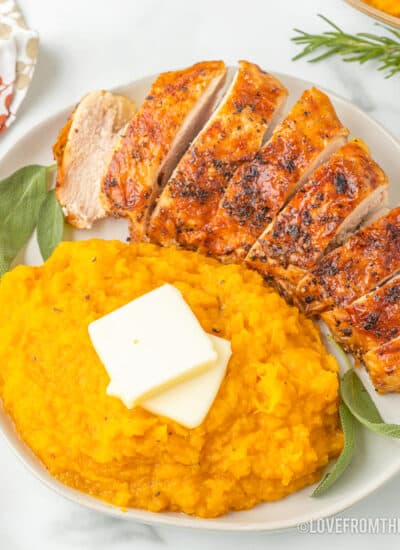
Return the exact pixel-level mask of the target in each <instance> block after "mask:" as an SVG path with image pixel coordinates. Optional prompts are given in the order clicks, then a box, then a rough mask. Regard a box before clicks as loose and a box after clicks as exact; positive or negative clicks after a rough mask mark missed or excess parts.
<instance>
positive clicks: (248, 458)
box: [0, 240, 343, 517]
mask: <svg viewBox="0 0 400 550" xmlns="http://www.w3.org/2000/svg"><path fill="white" fill-rule="evenodd" d="M166 282H168V283H171V284H173V285H176V287H177V288H179V289H180V290H181V292H182V293H183V295H184V297H185V299H186V300H187V302H188V303H189V305H190V306H191V307H192V309H193V311H194V312H195V314H196V315H197V317H198V319H199V320H200V322H201V324H202V326H203V328H204V329H205V330H206V331H208V332H214V333H216V334H219V335H220V336H222V337H224V338H228V339H229V340H231V342H232V349H233V355H232V358H231V361H230V364H229V367H228V372H227V376H226V378H225V379H224V381H223V383H222V386H221V388H220V391H219V393H218V396H217V398H216V400H215V402H214V404H213V406H212V408H211V410H210V412H209V414H208V416H207V418H206V420H205V421H204V422H203V424H202V425H201V426H199V427H198V428H196V429H193V430H189V429H186V428H183V427H182V426H180V425H178V424H176V423H174V422H172V421H170V420H168V419H167V418H161V417H157V416H154V415H152V414H150V413H148V412H146V411H144V410H143V409H141V408H135V409H132V410H128V409H126V408H125V407H124V405H123V404H122V403H121V402H120V401H119V400H118V399H115V398H113V397H109V396H108V395H106V387H107V384H108V376H107V373H106V371H105V369H104V367H103V366H102V364H101V362H100V361H99V359H98V357H97V355H96V353H95V351H94V349H93V347H92V345H91V342H90V340H89V337H88V331H87V327H88V324H89V323H90V322H91V321H93V320H94V319H96V318H98V317H100V316H102V315H104V314H106V313H108V312H110V311H111V310H113V309H115V308H117V307H119V306H121V305H122V304H125V303H126V302H128V301H130V300H132V299H134V298H136V297H138V296H140V295H141V294H143V293H145V292H148V291H150V290H152V289H154V288H156V287H157V286H159V285H161V284H163V283H166ZM156 344H157V343H156V342H155V345H156ZM135 368H138V369H140V365H135ZM0 395H1V398H2V400H3V403H4V407H5V410H6V411H7V413H8V414H9V415H10V416H11V417H12V419H13V420H14V422H15V425H16V427H17V430H18V432H19V434H20V435H21V437H22V438H23V439H24V440H25V442H26V443H27V444H28V445H29V447H31V449H32V450H33V451H34V453H35V454H36V455H37V456H38V457H39V459H40V460H41V461H42V462H43V463H44V464H45V466H46V467H47V468H48V470H49V471H50V472H51V473H52V474H53V475H54V476H55V477H56V478H58V479H59V480H61V481H62V482H64V483H66V484H68V485H70V486H71V487H74V488H76V489H79V490H81V491H85V492H87V493H90V494H91V495H94V496H95V497H98V498H100V499H104V500H106V501H109V502H111V503H114V504H115V505H117V506H121V507H130V506H131V507H140V508H146V509H148V510H152V511H162V510H174V511H183V512H186V513H188V514H195V515H198V516H203V517H215V516H218V515H220V514H224V513H225V512H227V511H228V510H242V509H246V508H250V507H252V506H254V505H255V504H257V503H258V502H260V501H272V500H276V499H279V498H281V497H284V496H285V495H287V494H289V493H291V492H293V491H296V490H298V489H300V488H301V487H303V486H305V485H308V484H310V483H313V482H315V481H317V480H318V479H319V477H320V475H321V469H322V468H323V467H324V466H325V465H326V464H327V462H328V460H329V459H330V458H331V457H334V456H337V455H338V453H339V452H340V450H341V449H342V445H343V436H342V433H341V430H340V427H339V422H338V379H337V365H336V362H335V360H334V358H333V357H331V356H329V355H328V354H327V352H326V351H325V349H324V347H323V345H322V343H321V340H320V336H319V333H318V330H317V329H316V328H315V327H314V326H313V324H312V322H311V321H309V320H307V319H305V317H303V316H302V315H301V314H300V313H299V312H298V310H297V309H296V308H294V307H289V306H288V305H287V304H286V303H285V302H284V300H283V299H282V298H280V297H279V296H278V294H277V293H276V292H275V291H273V290H272V289H269V288H268V287H266V286H265V285H264V284H263V281H262V279H261V277H260V276H259V275H258V274H257V273H255V272H253V271H250V270H248V269H246V268H244V267H241V266H238V265H221V264H219V263H218V262H216V261H215V260H212V259H208V258H205V257H203V256H200V255H198V254H197V253H194V252H185V251H178V250H175V249H173V248H168V249H163V248H158V247H156V246H153V245H150V244H135V245H133V244H132V245H126V244H123V243H120V242H107V241H101V240H92V241H82V242H76V243H62V244H61V245H60V246H59V247H58V248H57V250H56V252H55V253H54V254H53V256H52V257H51V258H50V260H49V261H47V262H46V263H45V264H44V265H43V266H42V267H27V266H20V267H17V268H16V269H14V270H13V271H12V272H11V273H8V274H6V275H5V276H4V277H3V279H2V280H1V283H0Z"/></svg>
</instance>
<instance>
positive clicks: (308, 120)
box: [206, 88, 348, 261]
mask: <svg viewBox="0 0 400 550" xmlns="http://www.w3.org/2000/svg"><path fill="white" fill-rule="evenodd" d="M347 134H348V130H347V129H346V128H344V127H343V126H342V124H341V122H340V120H339V119H338V117H337V115H336V112H335V109H334V107H333V105H332V103H331V101H330V99H329V98H328V96H327V95H325V94H324V93H323V92H321V91H320V90H317V89H316V88H311V89H310V90H306V91H304V92H303V94H302V95H301V97H300V99H299V100H298V101H297V102H296V103H295V105H294V107H293V108H292V110H291V111H290V113H289V114H288V115H287V116H286V117H285V118H284V120H283V121H282V122H281V123H280V124H279V126H278V127H277V128H276V129H275V131H274V134H273V136H272V138H271V140H270V141H269V142H268V143H267V144H266V145H265V146H264V147H263V148H262V149H261V150H260V151H259V152H258V153H257V155H256V157H255V158H254V160H252V161H251V162H247V163H245V164H244V165H243V166H241V167H240V168H239V169H238V170H237V171H236V173H235V174H234V176H233V178H232V179H231V181H230V182H229V185H228V187H227V189H226V191H225V194H224V195H223V197H222V199H221V202H220V204H219V208H218V212H217V213H216V215H215V217H214V218H213V219H212V220H211V222H210V225H209V228H208V232H209V236H208V237H207V241H206V249H207V252H208V253H209V254H211V255H212V256H216V257H220V258H222V259H223V260H224V261H227V260H229V261H241V260H243V259H244V257H245V256H246V254H247V253H248V251H249V250H250V248H251V246H252V245H253V244H254V241H255V240H256V239H257V237H259V235H260V234H261V233H262V231H263V230H264V229H265V228H266V227H267V225H268V224H269V223H270V222H271V221H272V220H273V218H274V217H275V216H276V214H277V213H278V212H279V210H280V209H281V208H282V206H283V205H284V203H285V201H286V200H287V199H288V198H289V197H290V196H291V195H292V193H293V192H294V190H295V189H296V187H297V185H298V184H300V183H301V181H302V180H303V179H304V178H305V177H306V176H307V173H308V172H309V171H310V170H311V169H312V168H315V167H316V166H315V164H316V163H317V162H318V159H321V161H322V160H324V158H323V157H324V151H325V150H326V149H330V152H333V151H332V149H333V142H336V143H337V146H336V148H338V147H339V146H341V145H343V144H344V142H345V139H346V137H347ZM328 154H329V153H328Z"/></svg>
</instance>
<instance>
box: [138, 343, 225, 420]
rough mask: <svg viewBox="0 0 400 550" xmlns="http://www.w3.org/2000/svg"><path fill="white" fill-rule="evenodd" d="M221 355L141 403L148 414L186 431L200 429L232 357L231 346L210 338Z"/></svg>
mask: <svg viewBox="0 0 400 550" xmlns="http://www.w3.org/2000/svg"><path fill="white" fill-rule="evenodd" d="M209 338H210V339H211V341H212V343H213V345H214V348H215V350H216V352H217V354H218V359H217V360H216V363H215V366H214V367H213V368H212V369H210V370H208V371H206V372H203V373H202V374H198V375H197V376H195V377H193V378H191V379H190V380H186V381H185V382H181V383H180V384H177V385H176V386H174V387H173V388H170V389H168V390H165V391H163V392H162V393H158V394H157V395H155V396H154V397H150V398H149V399H146V400H145V401H143V403H141V406H142V407H143V408H144V409H147V410H148V411H150V412H152V413H154V414H158V415H161V416H166V417H167V418H171V419H172V420H175V421H176V422H178V423H179V424H182V425H183V426H186V427H187V428H195V427H196V426H199V425H200V424H201V423H202V422H203V420H204V419H205V417H206V416H207V413H208V411H209V409H210V407H211V405H212V404H213V402H214V399H215V397H216V395H217V393H218V390H219V387H220V385H221V382H222V380H223V378H224V376H225V373H226V368H227V366H228V363H229V359H230V357H231V355H232V350H231V343H230V342H229V341H228V340H224V339H223V338H219V337H218V336H214V335H211V334H210V335H209Z"/></svg>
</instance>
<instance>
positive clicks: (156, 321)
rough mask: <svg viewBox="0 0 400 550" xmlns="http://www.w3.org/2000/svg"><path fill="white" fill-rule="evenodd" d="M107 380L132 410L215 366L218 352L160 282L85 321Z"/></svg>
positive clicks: (180, 300)
mask: <svg viewBox="0 0 400 550" xmlns="http://www.w3.org/2000/svg"><path fill="white" fill-rule="evenodd" d="M89 335H90V338H91V340H92V343H93V345H94V348H95V349H96V351H97V353H98V355H99V357H100V359H101V361H102V362H103V364H104V367H105V368H106V370H107V372H108V374H109V376H110V379H111V382H110V386H109V388H108V390H107V393H109V394H110V393H111V392H113V387H114V388H118V394H116V393H114V395H116V396H118V397H119V398H120V399H121V400H122V401H123V402H124V404H125V405H126V406H127V407H128V408H131V407H133V406H135V405H137V404H139V403H141V402H143V401H144V400H146V399H148V398H149V397H152V396H154V395H155V394H157V393H160V392H161V391H163V390H166V389H168V388H170V387H172V386H174V385H175V384H177V383H180V382H183V381H185V380H187V379H190V378H192V377H193V376H196V375H198V374H201V373H203V372H205V371H207V370H208V369H210V368H211V367H213V366H214V365H215V361H216V359H217V352H216V351H215V349H214V346H213V343H212V341H211V339H210V337H209V336H208V335H207V334H206V333H205V332H204V330H203V329H202V327H201V325H200V323H199V322H198V320H197V319H196V317H195V315H194V314H193V312H192V310H191V309H190V307H189V306H188V304H187V303H186V302H185V300H184V299H183V296H182V294H181V293H180V292H179V290H178V289H176V288H175V287H174V286H172V285H169V284H166V285H163V286H161V287H159V288H157V289H155V290H153V291H151V292H148V293H147V294H144V295H143V296H140V297H139V298H137V299H136V300H133V301H132V302H130V303H128V304H126V305H124V306H122V307H120V308H119V309H116V310H115V311H113V312H111V313H109V314H108V315H105V316H104V317H102V318H100V319H98V320H97V321H94V322H93V323H91V324H90V325H89Z"/></svg>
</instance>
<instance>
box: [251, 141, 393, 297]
mask: <svg viewBox="0 0 400 550" xmlns="http://www.w3.org/2000/svg"><path fill="white" fill-rule="evenodd" d="M386 187H387V178H386V175H385V174H384V172H383V170H382V169H381V168H380V167H379V166H378V165H377V164H376V162H375V161H374V160H373V159H372V158H371V157H370V155H369V150H368V148H367V147H366V145H365V144H364V143H362V142H361V141H360V140H353V141H351V142H349V143H347V144H346V145H344V146H343V147H342V148H341V149H339V150H338V151H337V152H336V153H335V154H334V155H332V157H331V158H330V160H329V161H328V162H326V163H325V164H323V165H322V166H320V168H318V169H317V170H316V171H315V172H314V174H312V176H311V178H310V180H309V181H308V182H307V183H306V184H305V185H304V186H303V187H302V188H301V189H300V190H299V191H298V192H297V193H296V194H295V195H294V197H293V198H292V199H291V201H290V202H289V203H288V204H287V206H286V207H285V208H284V209H283V210H282V211H281V212H280V213H279V214H278V216H277V217H276V218H275V220H274V222H273V223H272V224H271V226H270V227H269V228H268V230H267V231H266V232H264V234H263V235H261V237H260V238H259V239H258V241H257V242H256V244H255V245H254V246H253V248H252V249H251V250H250V252H249V254H248V256H247V258H246V262H247V263H248V265H249V266H250V267H253V268H255V269H256V270H257V271H259V272H260V273H261V274H262V275H264V276H265V277H270V278H273V279H274V280H275V283H276V284H278V285H279V286H280V287H281V288H282V289H283V290H284V291H285V292H287V293H289V294H290V295H291V296H294V295H295V291H296V288H297V286H298V284H299V282H300V280H301V279H302V278H303V277H304V275H305V274H306V273H307V272H308V271H309V270H310V269H311V268H312V267H313V266H314V265H315V263H316V261H317V260H318V259H319V258H320V257H321V255H322V254H323V253H325V252H326V251H327V250H328V247H329V246H331V244H332V243H333V242H334V241H335V239H336V238H337V235H338V232H339V230H340V228H341V226H342V224H343V223H344V222H345V220H346V219H348V217H349V216H350V215H352V214H353V212H355V211H356V209H357V208H358V207H359V206H360V205H362V204H363V201H364V200H367V199H368V198H369V197H370V196H372V194H373V192H374V191H375V190H379V189H380V188H382V190H383V191H385V190H386Z"/></svg>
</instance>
